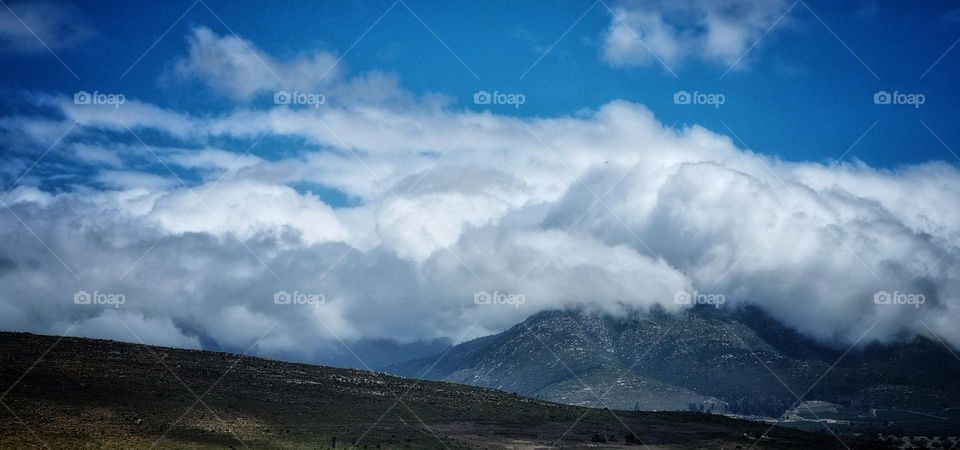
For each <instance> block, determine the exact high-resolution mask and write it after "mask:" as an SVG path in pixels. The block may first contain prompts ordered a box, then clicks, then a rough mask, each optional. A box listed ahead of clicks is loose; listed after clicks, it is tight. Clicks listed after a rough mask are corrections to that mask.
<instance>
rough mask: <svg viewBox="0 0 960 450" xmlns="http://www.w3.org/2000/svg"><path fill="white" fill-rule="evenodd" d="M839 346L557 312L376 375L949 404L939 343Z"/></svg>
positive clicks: (742, 408) (757, 405)
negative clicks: (848, 347)
mask: <svg viewBox="0 0 960 450" xmlns="http://www.w3.org/2000/svg"><path fill="white" fill-rule="evenodd" d="M844 350H846V349H835V348H830V347H827V346H824V345H822V344H819V343H817V342H814V341H811V340H809V339H806V338H804V337H803V336H801V335H799V334H797V333H796V332H794V331H792V330H790V329H788V328H785V327H783V326H781V325H779V324H778V323H777V322H775V321H773V320H771V319H770V318H769V317H767V316H766V315H764V314H763V313H762V312H761V311H760V310H757V309H746V310H741V311H734V312H725V311H723V310H717V309H715V308H710V307H703V308H695V309H693V310H691V311H688V312H684V313H680V314H670V313H666V312H662V311H654V312H649V313H640V312H634V313H632V314H628V315H626V316H623V317H613V316H609V315H601V314H596V313H590V312H585V311H583V310H565V311H549V312H542V313H539V314H536V315H534V316H532V317H530V318H528V319H527V320H526V321H524V322H522V323H520V324H518V325H516V326H514V327H512V328H510V329H508V330H507V331H505V332H503V333H500V334H497V335H492V336H487V337H484V338H480V339H476V340H474V341H470V342H466V343H463V344H460V345H457V346H454V347H452V348H450V349H449V351H448V352H447V353H446V354H445V355H444V356H443V357H442V359H439V362H438V361H437V360H438V358H440V356H441V355H434V356H431V357H426V358H421V359H417V360H414V361H410V362H407V363H404V364H399V365H394V366H391V367H388V368H387V371H388V372H391V373H395V374H399V375H403V376H410V377H421V378H427V379H432V380H447V381H454V382H458V383H466V384H471V385H475V386H485V387H493V388H497V389H504V390H507V391H511V392H516V393H520V394H523V395H529V396H533V397H536V398H540V399H544V400H550V401H556V402H561V403H567V404H574V405H585V406H593V407H610V408H619V409H634V407H636V408H637V409H648V410H683V409H688V408H694V409H698V410H700V409H703V410H710V409H713V410H714V411H717V412H720V411H724V412H730V413H739V414H748V415H764V416H773V417H779V416H780V415H781V414H783V413H784V412H786V411H787V409H789V408H790V407H791V406H792V405H793V404H794V403H795V402H796V397H794V395H793V393H795V394H796V395H798V396H799V395H802V394H804V393H806V391H807V389H808V388H810V387H811V386H814V385H815V384H816V387H815V388H814V389H813V390H811V392H810V393H809V394H807V395H806V396H805V397H804V400H825V401H830V402H835V403H838V404H840V405H843V406H844V407H845V408H847V409H848V410H849V411H853V412H867V411H869V410H870V409H871V408H885V409H902V410H914V411H924V412H937V413H939V412H942V411H944V410H945V409H947V408H951V407H957V406H960V389H957V387H956V386H957V385H956V380H957V379H960V361H957V360H956V359H955V358H954V357H953V356H952V354H951V353H950V352H949V351H948V350H947V349H946V348H945V347H943V346H942V345H941V344H940V343H937V342H933V341H930V340H928V339H925V338H916V339H915V340H913V341H910V342H907V343H902V344H896V345H889V346H881V345H870V346H867V347H866V348H863V349H855V350H853V351H851V352H849V353H848V354H846V355H845V356H844V357H843V358H842V359H841V356H843V355H844ZM837 360H840V362H839V363H837V364H836V366H833V365H834V362H836V361H837ZM831 367H832V368H831ZM771 372H772V373H771ZM823 374H826V375H825V376H823V378H822V379H821V380H820V381H819V383H817V380H818V379H819V378H820V377H821V375H823ZM785 385H786V386H789V390H788V389H787V388H786V387H785ZM791 391H792V393H791Z"/></svg>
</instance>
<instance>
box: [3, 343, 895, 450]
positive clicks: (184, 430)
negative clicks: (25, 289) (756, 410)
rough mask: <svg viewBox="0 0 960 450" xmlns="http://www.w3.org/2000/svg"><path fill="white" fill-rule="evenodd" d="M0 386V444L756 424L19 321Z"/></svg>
mask: <svg viewBox="0 0 960 450" xmlns="http://www.w3.org/2000/svg"><path fill="white" fill-rule="evenodd" d="M48 349H49V352H48ZM0 386H2V389H3V391H4V392H5V394H4V395H3V397H2V400H3V406H4V407H3V408H2V409H0V448H18V449H20V448H40V447H47V448H150V447H154V446H155V447H156V448H226V447H232V448H239V447H246V448H330V447H348V446H351V445H354V444H356V445H355V446H357V447H359V446H363V447H366V446H371V447H374V446H375V447H377V448H381V447H386V448H444V447H445V448H476V447H483V448H505V447H512V448H518V447H524V448H533V447H544V446H550V445H553V446H558V445H559V446H563V447H576V446H586V445H596V442H593V441H597V440H600V441H604V440H606V441H607V442H606V443H605V444H603V445H604V446H606V447H622V446H626V445H627V438H628V437H630V438H631V439H633V437H634V436H636V438H637V439H639V442H642V443H643V444H645V445H647V446H648V447H647V448H735V447H736V446H749V445H751V444H752V443H754V442H757V441H758V438H759V437H760V436H761V435H762V434H763V432H764V431H765V430H766V426H764V425H763V424H757V423H752V422H746V421H739V420H733V419H728V418H725V417H718V416H713V415H705V414H696V413H649V412H628V411H623V412H617V413H616V415H614V414H612V413H611V412H610V411H606V410H599V409H586V408H578V407H573V406H567V405H560V404H555V403H549V402H544V401H540V400H535V399H531V398H525V397H520V396H518V395H515V394H508V393H505V392H501V391H496V390H491V389H481V388H476V387H471V386H465V385H457V384H452V383H443V382H431V381H417V380H410V379H404V378H398V377H394V376H389V375H386V374H382V373H376V372H364V371H359V370H351V369H335V368H330V367H323V366H311V365H306V364H293V363H284V362H279V361H273V360H266V359H259V358H252V357H246V358H244V357H240V356H238V355H233V354H227V353H214V352H206V351H196V350H182V349H171V348H162V347H150V346H144V345H134V344H125V343H118V342H112V341H103V340H93V339H78V338H64V339H62V340H60V339H58V338H56V337H51V336H36V335H31V334H23V333H0ZM396 396H401V397H402V399H403V403H400V404H397V402H396ZM198 397H200V398H202V401H200V400H198ZM768 437H769V439H762V440H760V441H759V445H758V447H759V448H842V445H841V444H840V443H839V442H838V441H836V440H834V439H833V438H832V437H830V436H825V435H818V434H812V433H805V432H800V431H796V430H781V429H776V430H773V431H772V432H771V433H770V434H769V435H768ZM633 443H637V441H636V440H634V441H633ZM846 444H847V445H849V446H851V447H854V448H857V447H859V448H871V446H872V445H874V444H876V443H872V442H871V443H864V442H858V441H851V440H846Z"/></svg>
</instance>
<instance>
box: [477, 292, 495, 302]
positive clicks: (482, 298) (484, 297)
mask: <svg viewBox="0 0 960 450" xmlns="http://www.w3.org/2000/svg"><path fill="white" fill-rule="evenodd" d="M492 300H493V296H492V295H490V293H489V292H487V291H480V292H477V293H476V294H473V303H474V304H475V305H489V304H490V302H491V301H492Z"/></svg>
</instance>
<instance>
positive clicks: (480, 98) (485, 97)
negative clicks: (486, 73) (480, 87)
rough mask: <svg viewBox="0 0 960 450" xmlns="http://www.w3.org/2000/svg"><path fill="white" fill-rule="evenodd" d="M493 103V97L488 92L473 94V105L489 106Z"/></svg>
mask: <svg viewBox="0 0 960 450" xmlns="http://www.w3.org/2000/svg"><path fill="white" fill-rule="evenodd" d="M492 101H493V96H492V95H490V93H489V92H487V91H477V92H474V93H473V103H474V104H477V105H489V104H490V103H491V102H492Z"/></svg>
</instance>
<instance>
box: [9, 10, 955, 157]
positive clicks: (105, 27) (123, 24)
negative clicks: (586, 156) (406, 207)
mask: <svg viewBox="0 0 960 450" xmlns="http://www.w3.org/2000/svg"><path fill="white" fill-rule="evenodd" d="M192 4H193V2H191V1H187V2H165V3H163V4H152V5H141V4H136V5H134V4H130V3H128V2H113V1H104V2H96V3H94V4H88V5H84V6H83V8H82V11H80V16H79V17H82V18H83V20H85V21H86V23H88V24H89V25H90V26H91V27H92V28H94V29H95V30H96V35H95V36H94V37H92V38H89V39H87V40H85V41H84V42H83V43H82V44H81V45H77V46H76V47H73V48H70V49H69V50H67V51H58V54H59V55H60V56H61V57H62V58H63V61H64V62H65V63H67V65H68V66H69V67H70V68H71V69H73V71H74V72H76V74H77V75H78V76H79V78H80V79H79V80H77V79H75V78H74V77H73V76H71V74H70V73H69V72H67V71H66V69H64V68H63V67H62V66H61V65H60V63H59V62H58V61H57V60H56V59H54V58H53V57H52V56H51V55H49V54H47V53H43V52H39V53H31V54H29V55H23V54H6V55H4V56H3V60H2V61H3V64H4V65H5V66H7V67H8V68H9V69H10V70H6V71H4V74H3V75H2V82H3V85H4V87H5V89H7V90H9V91H15V90H18V89H31V90H40V91H56V92H67V93H69V92H74V91H76V90H78V89H87V90H94V89H99V90H101V91H111V92H112V91H116V92H123V93H126V94H127V96H128V97H132V98H138V99H142V100H145V101H150V102H154V103H156V104H158V105H163V106H169V107H175V108H180V109H185V110H189V111H193V112H203V111H209V110H217V109H222V108H230V107H231V105H230V104H227V103H224V102H223V101H222V99H219V98H217V97H216V96H211V95H209V93H208V92H205V91H204V90H203V89H202V88H201V87H198V86H192V87H191V86H176V87H170V86H164V85H163V84H162V82H161V81H160V78H161V74H163V73H164V71H165V69H166V68H168V67H169V65H170V61H171V60H172V59H174V58H175V57H176V56H177V55H179V54H181V53H182V52H183V50H184V48H185V45H186V42H185V36H186V35H187V34H188V33H189V30H190V29H191V27H195V26H206V27H209V28H210V29H212V30H214V31H216V32H218V33H221V34H226V33H230V32H231V31H232V32H234V33H237V34H238V35H240V36H242V37H244V38H245V39H248V40H250V41H252V42H254V43H255V44H256V45H257V46H259V47H260V48H262V49H264V50H265V51H268V52H270V53H272V54H277V55H284V54H288V55H290V54H297V53H300V52H304V51H308V50H313V49H317V48H320V49H324V50H329V51H332V52H335V53H338V54H344V53H346V52H347V50H349V53H346V55H345V57H344V60H343V62H342V64H344V65H345V66H346V67H349V68H350V69H351V70H353V71H356V72H364V71H368V70H381V71H387V72H391V73H394V74H397V75H398V76H399V78H400V80H401V82H402V84H403V85H404V86H405V87H406V88H408V89H410V90H411V91H413V92H417V93H427V92H435V93H442V94H444V95H447V96H449V97H451V98H452V99H454V101H455V102H456V103H455V105H454V106H453V107H462V108H477V107H476V106H475V105H473V104H472V102H471V98H472V95H473V93H474V92H475V91H477V90H488V91H494V90H498V91H501V92H510V93H522V94H523V95H525V97H526V99H527V102H526V103H525V104H524V106H523V107H522V108H519V109H513V108H510V107H499V108H495V111H496V112H497V113H502V114H516V115H525V116H526V115H534V116H558V115H567V114H573V113H575V112H576V111H578V110H580V109H581V108H596V107H598V106H600V105H602V104H605V103H607V102H609V101H611V100H614V99H624V100H629V101H633V102H637V103H641V104H644V105H646V106H647V107H649V108H650V109H651V110H653V111H654V113H656V115H657V116H658V117H659V118H660V119H661V120H662V121H664V122H666V123H674V122H678V123H679V124H693V123H697V124H702V125H704V126H707V127H709V128H710V129H712V130H715V131H718V132H721V133H724V134H729V131H728V130H727V129H726V127H727V126H729V128H730V129H732V130H733V131H734V132H736V134H737V135H738V136H739V137H740V138H741V139H742V140H743V142H745V144H741V145H747V146H749V147H750V148H752V149H754V150H757V151H760V152H763V153H767V154H771V155H778V156H780V157H782V158H784V159H788V160H813V161H821V160H827V159H830V158H837V157H839V156H840V155H842V154H843V153H844V152H845V151H846V150H847V148H848V147H849V146H850V145H852V144H853V142H855V141H856V140H857V138H858V137H859V136H860V135H861V134H862V133H863V132H865V131H866V130H867V129H868V128H869V127H870V126H871V125H872V124H873V123H874V122H875V121H879V124H878V125H877V127H876V129H874V130H872V131H871V132H870V133H869V135H868V136H866V137H864V139H863V141H862V142H861V143H860V144H858V146H857V148H856V149H854V150H853V151H851V153H850V154H849V155H848V156H851V157H857V158H860V159H861V160H863V161H865V162H867V163H869V164H871V165H874V166H881V167H896V166H897V165H898V164H902V163H917V162H921V161H926V160H931V159H939V160H947V161H952V162H957V161H956V158H955V157H954V156H953V155H951V154H950V153H949V151H948V150H947V149H945V148H944V146H943V145H942V144H941V143H939V142H938V141H937V139H936V138H935V137H934V136H933V135H932V134H931V133H930V131H928V130H927V129H926V128H925V127H924V126H923V125H922V123H921V121H923V122H925V123H926V124H927V125H929V127H930V129H932V130H933V131H934V132H935V133H936V134H937V135H939V137H940V138H941V139H942V140H943V141H944V143H946V144H947V145H948V146H951V147H955V146H957V143H958V142H960V129H958V128H957V127H955V126H953V124H954V118H955V117H956V116H957V113H958V108H960V106H958V105H960V102H958V101H957V100H958V98H957V93H956V89H955V80H956V79H957V75H958V69H960V56H958V54H955V53H953V51H950V52H948V49H950V47H951V46H952V45H953V44H954V43H955V41H956V39H957V38H958V37H960V22H958V21H957V19H956V17H957V14H956V12H955V11H956V9H957V5H956V4H955V3H952V2H924V3H922V4H919V5H907V4H903V3H902V2H876V3H875V2H843V3H837V2H818V1H811V2H808V3H806V5H808V6H809V10H808V9H807V8H806V7H805V6H804V5H805V4H794V6H793V8H792V9H791V11H790V12H789V14H788V15H787V16H786V17H785V18H784V19H783V20H782V21H781V22H780V23H778V24H777V25H776V26H775V27H774V28H772V29H771V30H770V32H769V33H768V34H766V35H765V36H764V37H763V38H762V39H761V40H760V42H759V43H758V45H757V46H756V47H754V48H753V49H752V50H751V51H750V52H749V54H747V55H746V56H745V58H744V59H743V60H742V61H741V62H740V63H738V66H737V67H736V68H734V69H733V70H731V71H730V72H729V73H726V74H725V75H724V73H725V72H726V71H727V69H728V68H729V66H730V65H729V64H725V63H715V62H704V61H697V60H693V61H683V62H681V63H677V64H671V65H670V67H671V70H672V71H673V72H674V73H675V74H676V77H674V76H673V75H672V74H671V73H669V72H668V71H667V70H666V69H665V68H664V67H663V66H661V65H659V64H649V65H646V66H642V67H629V68H621V67H611V65H609V64H605V63H604V61H602V60H601V57H600V53H601V46H602V42H601V35H602V34H603V31H604V29H605V28H606V27H607V26H608V24H609V23H610V20H611V19H610V16H611V13H610V11H609V10H608V9H607V8H606V6H605V4H604V3H591V2H589V1H588V2H557V3H552V4H551V5H550V6H549V14H545V13H544V10H543V8H544V5H545V4H541V3H537V2H526V3H523V4H521V5H517V4H515V3H514V2H487V3H483V4H480V3H474V4H465V5H461V4H451V3H449V2H422V1H411V2H406V5H408V6H409V8H410V9H412V10H413V11H414V12H415V13H416V15H417V16H419V18H420V19H422V21H423V24H421V23H420V22H419V21H418V20H417V18H416V17H414V15H413V14H411V12H409V11H408V10H407V9H406V8H405V7H404V5H403V4H394V3H393V2H392V1H382V2H378V1H371V2H364V3H363V5H362V7H360V6H357V4H356V3H353V2H320V3H317V2H289V3H285V4H284V5H283V6H282V7H277V6H271V7H263V6H261V5H258V4H257V2H251V1H240V2H218V1H216V0H213V1H209V2H206V4H207V5H209V7H210V9H212V10H213V12H214V13H216V16H219V18H220V19H221V20H222V21H223V22H222V23H221V22H220V20H218V19H217V17H215V16H214V14H213V13H211V12H210V11H209V10H207V9H206V8H205V7H204V4H196V5H195V6H194V7H193V8H192V9H191V10H190V12H189V13H187V14H186V15H185V16H184V17H183V19H182V20H181V21H180V22H179V23H178V24H177V25H175V26H173V28H170V26H171V24H173V23H174V22H175V21H176V20H177V18H178V17H180V16H181V15H182V14H183V13H184V11H186V10H187V9H188V8H189V7H190V6H191V5H192ZM606 4H609V5H610V6H611V7H614V6H615V5H617V4H616V3H615V2H609V3H606ZM788 4H789V3H788ZM391 5H394V7H393V8H392V9H390V12H389V13H387V14H386V15H385V16H383V13H384V12H385V11H387V10H388V8H390V7H391ZM12 6H13V7H14V8H15V7H16V6H17V5H16V4H15V3H14V4H12ZM591 6H592V7H591ZM810 10H812V11H813V12H815V13H816V16H818V17H819V18H820V20H822V21H823V22H824V23H821V22H820V21H819V20H818V19H817V17H815V16H814V15H813V13H811V11H810ZM585 12H586V14H585V15H584V13H585ZM951 12H952V13H953V14H952V15H951ZM381 16H382V18H381ZM378 19H380V22H379V23H378V24H377V25H376V26H373V28H372V29H370V28H371V26H372V25H374V23H376V22H377V20H378ZM578 19H580V21H579V22H577V20H578ZM574 23H576V25H574ZM225 24H226V25H225ZM424 24H425V25H426V26H425V25H424ZM824 24H826V25H824ZM571 26H572V27H571ZM827 26H829V29H830V30H832V32H833V33H836V36H834V35H833V34H832V33H831V31H830V30H828V29H827ZM227 27H229V29H228V28H227ZM427 27H429V29H430V30H432V32H433V33H435V34H436V37H435V36H433V35H432V34H431V31H429V30H428V29H427ZM168 29H169V32H168V33H167V34H166V36H165V37H164V38H163V39H160V40H159V42H157V39H158V38H159V37H160V36H162V35H164V33H165V32H167V31H168ZM368 29H370V30H369V33H367V34H365V35H364V32H365V31H366V30H368ZM564 33H566V35H565V36H563V35H564ZM361 36H363V38H362V39H360V38H361ZM561 36H563V38H562V39H560V38H561ZM438 38H439V39H438ZM358 40H359V42H358ZM441 40H442V43H441ZM841 41H842V42H841ZM154 42H156V45H155V46H154V47H153V48H152V50H150V51H149V52H148V53H147V54H146V55H145V56H143V59H142V60H141V61H140V62H139V63H138V64H136V65H135V66H134V67H133V68H132V69H131V70H130V72H129V73H128V74H127V75H126V76H125V77H124V79H123V80H120V79H119V78H120V75H121V74H123V73H124V72H125V71H126V70H127V69H128V68H129V67H130V66H132V65H133V64H134V62H135V61H137V59H139V58H140V57H141V56H142V55H143V54H144V52H146V50H147V49H148V48H150V47H151V45H153V44H154ZM444 43H445V44H446V45H447V46H448V47H449V49H450V50H449V51H448V50H447V49H446V48H444ZM554 44H555V45H554ZM845 46H846V47H849V48H846V47H845ZM548 49H549V50H550V51H549V52H547V50H548ZM544 53H546V56H543V55H544ZM945 53H946V55H945V56H944V54H945ZM455 55H456V56H455ZM541 57H542V60H540V62H539V63H537V64H536V65H535V66H534V63H535V62H536V61H537V60H538V59H539V58H541ZM941 57H942V59H941ZM457 58H459V59H460V60H462V61H463V63H464V64H461V63H460V62H459V61H458V60H457ZM857 58H859V59H861V60H862V61H863V63H862V64H861V62H860V61H858V59H857ZM938 60H939V63H937V64H936V66H934V63H935V62H936V61H938ZM531 66H533V67H532V68H531ZM674 66H675V67H674ZM931 66H934V67H933V68H932V69H931ZM528 69H529V72H528V73H527V74H526V76H524V77H523V79H520V77H521V75H523V74H524V73H525V72H527V71H528ZM928 69H929V72H927V71H928ZM471 72H472V73H471ZM871 72H873V73H871ZM925 73H926V75H925V76H923V75H924V74H925ZM474 74H476V77H475V76H474ZM874 74H876V77H875V76H874ZM921 76H923V79H921ZM721 77H722V79H721ZM678 90H687V91H691V92H693V91H700V92H711V93H722V94H724V95H725V97H726V100H727V102H726V103H725V104H724V105H723V107H722V108H719V109H711V108H709V107H704V108H683V107H677V105H674V104H673V98H672V95H673V93H674V92H676V91H678ZM880 90H887V91H891V92H892V91H901V92H909V93H922V94H924V95H925V97H926V103H925V104H924V105H923V106H922V107H921V108H919V109H915V108H911V107H909V106H907V107H890V108H886V107H880V108H878V107H877V106H876V105H874V104H873V102H872V96H873V94H874V93H875V92H877V91H880ZM724 124H726V126H725V125H724ZM838 125H840V126H838Z"/></svg>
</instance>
